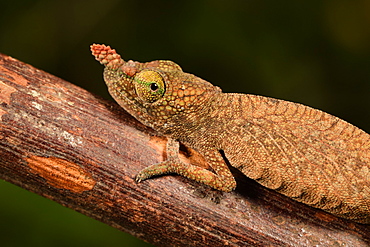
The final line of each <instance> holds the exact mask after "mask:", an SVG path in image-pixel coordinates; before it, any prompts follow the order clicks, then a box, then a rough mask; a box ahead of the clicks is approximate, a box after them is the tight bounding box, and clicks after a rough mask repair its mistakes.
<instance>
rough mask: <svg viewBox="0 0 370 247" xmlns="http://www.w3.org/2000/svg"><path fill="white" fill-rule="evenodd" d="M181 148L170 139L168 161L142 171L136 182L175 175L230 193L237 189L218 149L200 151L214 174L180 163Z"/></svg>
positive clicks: (167, 148)
mask: <svg viewBox="0 0 370 247" xmlns="http://www.w3.org/2000/svg"><path fill="white" fill-rule="evenodd" d="M179 148H180V145H179V142H178V141H176V140H174V139H170V138H169V139H168V142H167V146H166V151H167V159H166V160H165V161H163V162H160V163H158V164H154V165H151V166H148V167H146V168H144V169H143V170H141V171H140V172H139V174H138V175H137V176H136V181H137V182H141V181H143V180H146V179H148V178H151V177H153V176H157V175H164V174H169V173H175V174H178V175H181V176H183V177H187V178H189V179H192V180H195V181H197V182H200V183H203V184H206V185H208V186H210V187H212V188H214V189H217V190H221V191H226V192H229V191H232V190H233V189H235V187H236V182H235V179H234V176H233V175H232V173H231V172H230V169H229V168H228V166H227V165H226V163H225V161H224V159H223V157H222V155H221V154H220V152H219V151H218V150H217V149H213V150H208V149H207V150H200V153H201V154H202V155H203V156H204V158H205V159H206V161H207V162H208V163H209V165H210V166H211V168H212V169H213V171H214V172H212V171H209V170H207V169H205V168H202V167H199V166H195V165H191V164H186V163H184V162H182V161H180V159H179V156H178V155H179Z"/></svg>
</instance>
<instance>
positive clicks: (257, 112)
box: [91, 44, 370, 224]
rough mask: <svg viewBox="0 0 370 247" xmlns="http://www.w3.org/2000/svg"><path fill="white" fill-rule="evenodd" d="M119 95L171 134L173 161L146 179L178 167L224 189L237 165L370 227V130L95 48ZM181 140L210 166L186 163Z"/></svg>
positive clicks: (231, 184)
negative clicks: (225, 90) (181, 153)
mask: <svg viewBox="0 0 370 247" xmlns="http://www.w3.org/2000/svg"><path fill="white" fill-rule="evenodd" d="M91 51H92V54H93V55H94V56H95V58H96V60H98V61H99V62H100V63H101V64H103V65H104V66H105V69H104V80H105V82H106V84H107V86H108V90H109V92H110V94H111V95H112V97H113V98H114V99H115V100H116V101H117V102H118V104H119V105H121V106H122V107H123V108H124V109H125V110H126V111H127V112H129V113H130V114H131V115H132V116H134V117H135V118H136V119H137V120H139V121H140V122H141V123H143V124H145V125H146V126H149V127H151V128H153V129H154V130H156V131H157V132H158V133H159V134H160V135H163V136H166V137H167V138H168V143H167V153H168V155H167V160H166V161H163V162H161V163H158V164H154V165H151V166H149V167H147V168H145V169H143V170H142V171H141V172H140V173H139V174H138V175H137V177H136V180H137V181H139V182H140V181H143V180H145V179H148V178H150V177H152V176H155V175H162V174H168V173H175V174H179V175H181V176H184V177H187V178H190V179H193V180H195V181H198V182H201V183H203V184H206V185H209V186H211V187H213V188H215V189H217V190H221V191H227V192H229V191H232V190H233V189H234V188H235V187H236V182H235V179H234V177H233V175H232V173H231V172H230V170H229V168H228V166H227V164H226V162H225V160H224V158H223V156H222V154H221V150H222V152H223V153H224V156H225V157H226V159H227V160H228V161H229V163H230V164H231V166H233V167H235V168H236V169H238V170H240V171H241V172H242V173H244V174H245V175H246V176H248V177H250V178H252V179H255V180H256V181H257V182H258V183H260V184H262V185H264V186H266V187H267V188H270V189H274V190H276V191H278V192H279V193H282V194H284V195H286V196H289V197H291V198H293V199H294V200H297V201H299V202H303V203H305V204H308V205H310V206H312V207H316V208H320V209H322V210H325V211H328V212H330V213H332V214H334V215H337V216H340V217H343V218H347V219H351V220H353V221H356V222H360V223H365V224H370V135H369V134H367V133H366V132H364V131H362V130H361V129H359V128H357V127H355V126H353V125H351V124H349V123H347V122H345V121H343V120H341V119H339V118H337V117H335V116H332V115H330V114H327V113H325V112H322V111H320V110H317V109H313V108H310V107H308V106H304V105H301V104H298V103H292V102H288V101H284V100H278V99H273V98H268V97H262V96H256V95H251V94H236V93H222V91H221V89H220V88H219V87H216V86H213V85H212V84H211V83H209V82H207V81H205V80H203V79H201V78H199V77H197V76H194V75H192V74H189V73H185V72H183V71H182V69H181V67H180V66H179V65H177V64H176V63H174V62H172V61H165V60H158V61H152V62H147V63H140V62H134V61H131V60H130V61H128V62H125V61H124V60H123V59H122V58H121V56H120V55H119V54H117V53H116V51H115V50H114V49H111V48H110V47H109V46H105V45H98V44H93V45H91ZM179 142H181V143H183V144H184V145H185V146H189V147H191V148H193V149H195V150H196V151H198V152H199V153H200V154H201V155H203V156H204V158H205V160H206V161H207V162H208V164H209V165H210V167H211V168H212V170H213V171H211V170H208V169H205V168H202V167H198V166H195V165H191V164H185V163H183V162H181V161H180V159H179V158H178V156H177V154H178V152H179Z"/></svg>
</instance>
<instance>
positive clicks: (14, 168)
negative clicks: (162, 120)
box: [0, 55, 370, 246]
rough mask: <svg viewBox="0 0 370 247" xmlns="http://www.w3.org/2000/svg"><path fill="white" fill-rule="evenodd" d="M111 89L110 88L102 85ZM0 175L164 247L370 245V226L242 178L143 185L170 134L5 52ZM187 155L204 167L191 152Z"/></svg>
mask: <svg viewBox="0 0 370 247" xmlns="http://www.w3.org/2000/svg"><path fill="white" fill-rule="evenodd" d="M102 83H103V82H102ZM0 90H1V94H0V116H1V121H0V161H1V163H0V178H1V179H4V180H6V181H9V182H11V183H13V184H16V185H19V186H21V187H23V188H25V189H27V190H29V191H32V192H34V193H37V194H39V195H42V196H44V197H47V198H50V199H52V200H54V201H56V202H58V203H60V204H62V205H64V206H66V207H69V208H72V209H73V210H76V211H78V212H81V213H83V214H85V215H88V216H90V217H92V218H95V219H97V220H100V221H102V222H105V223H107V224H109V225H111V226H113V227H116V228H118V229H120V230H122V231H125V232H129V233H130V234H132V235H134V236H137V237H139V238H141V239H143V240H145V241H148V242H150V243H153V244H155V245H158V246H249V245H251V246H289V245H291V246H293V245H294V246H297V245H299V246H314V245H320V246H336V245H338V246H341V245H347V246H367V245H369V244H370V226H368V225H361V224H357V223H353V222H350V221H346V220H343V219H339V218H336V217H334V216H332V215H329V214H327V213H325V212H322V211H320V210H316V209H313V208H310V207H308V206H306V205H303V204H300V203H297V202H294V201H292V200H291V199H289V198H286V197H284V196H282V195H280V194H278V193H276V192H273V191H270V190H268V189H266V188H263V187H262V186H260V185H258V184H257V183H255V182H254V181H252V180H250V179H247V178H245V177H244V176H241V175H240V174H236V176H237V178H238V189H237V190H236V191H235V192H232V193H220V192H216V191H214V190H211V189H209V188H208V187H205V186H203V185H200V184H198V183H195V182H192V181H189V180H187V179H185V178H182V177H178V176H166V177H160V178H155V179H151V180H148V181H144V182H142V183H140V184H137V183H136V182H135V180H134V177H135V175H136V174H137V173H138V172H139V171H140V170H141V169H143V168H144V167H146V166H148V165H150V164H153V163H156V162H159V161H161V160H163V158H164V157H163V156H164V154H163V153H164V147H165V141H166V140H165V138H161V137H156V136H155V133H154V132H153V131H152V130H150V129H149V128H146V127H145V126H143V125H141V124H140V123H138V122H137V121H136V120H134V119H133V118H132V117H131V116H129V115H128V114H127V113H126V112H124V111H123V110H122V109H121V108H119V107H118V106H117V105H116V104H114V103H111V102H107V101H104V100H102V99H100V98H98V97H96V96H94V95H92V94H91V93H89V92H86V91H85V90H83V89H81V88H79V87H77V86H74V85H72V84H70V83H68V82H66V81H63V80H61V79H59V78H56V77H54V76H52V75H50V74H47V73H45V72H43V71H39V70H37V69H35V68H33V67H31V66H29V65H27V64H24V63H22V62H19V61H17V60H15V59H13V58H11V57H8V56H6V55H0ZM182 149H184V151H183V152H182V154H183V156H182V159H183V160H185V161H188V162H194V163H198V164H201V163H202V161H201V158H200V157H199V156H197V154H196V153H194V152H193V151H192V150H186V149H185V148H184V147H183V148H182Z"/></svg>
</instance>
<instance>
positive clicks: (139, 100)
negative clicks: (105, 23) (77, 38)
mask: <svg viewBox="0 0 370 247" xmlns="http://www.w3.org/2000/svg"><path fill="white" fill-rule="evenodd" d="M91 51H92V54H93V55H94V56H95V58H96V60H98V61H99V62H100V63H101V64H103V65H104V66H105V70H104V80H105V82H106V84H107V86H108V90H109V92H110V94H111V95H112V97H113V98H114V99H115V100H116V101H117V102H118V103H119V104H120V105H121V106H122V107H123V108H124V109H125V110H126V111H128V112H129V113H130V114H131V115H132V116H134V117H135V118H136V119H138V120H139V121H141V122H142V123H143V124H145V125H147V126H150V127H152V128H154V129H156V130H159V131H162V132H167V131H169V129H171V127H172V126H178V124H179V123H188V125H189V122H192V119H196V116H198V118H199V114H203V112H202V110H204V109H207V107H204V106H205V104H209V103H210V102H211V101H212V100H214V99H215V98H214V97H217V94H219V93H221V90H220V89H219V88H218V87H215V86H213V85H212V84H210V83H209V82H207V81H205V80H202V79H201V78H198V77H196V76H194V75H191V74H188V73H184V72H183V71H182V69H181V67H180V66H179V65H177V64H176V63H174V62H172V61H165V60H157V61H152V62H148V63H139V62H134V61H128V62H125V61H124V60H123V59H122V58H121V56H120V55H119V54H117V52H116V51H115V50H114V49H111V48H110V47H109V46H105V45H97V44H93V45H92V46H91ZM194 124H196V123H194ZM190 125H191V124H190ZM189 127H191V126H189ZM166 129H167V130H166Z"/></svg>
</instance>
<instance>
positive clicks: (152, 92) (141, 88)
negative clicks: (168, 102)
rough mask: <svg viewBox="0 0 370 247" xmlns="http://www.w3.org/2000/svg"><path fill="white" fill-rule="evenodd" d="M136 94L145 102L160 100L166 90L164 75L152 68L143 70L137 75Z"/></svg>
mask: <svg viewBox="0 0 370 247" xmlns="http://www.w3.org/2000/svg"><path fill="white" fill-rule="evenodd" d="M134 85H135V91H136V94H137V95H138V96H139V97H140V98H141V99H142V100H143V101H145V102H148V103H153V102H155V101H157V100H159V99H160V98H161V97H162V96H163V94H164V92H165V83H164V80H163V78H162V76H161V75H160V74H159V73H158V72H156V71H152V70H143V71H141V72H139V73H137V74H136V75H135V78H134Z"/></svg>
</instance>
